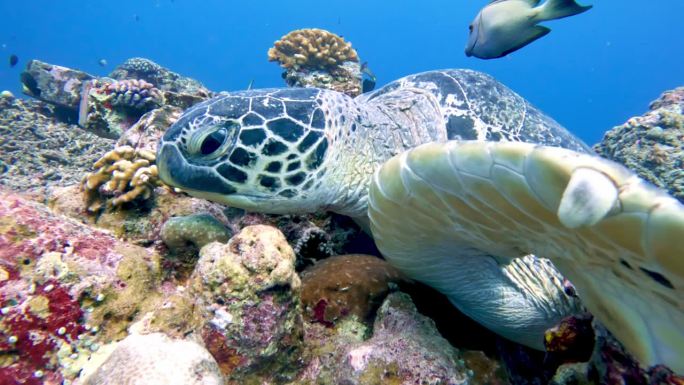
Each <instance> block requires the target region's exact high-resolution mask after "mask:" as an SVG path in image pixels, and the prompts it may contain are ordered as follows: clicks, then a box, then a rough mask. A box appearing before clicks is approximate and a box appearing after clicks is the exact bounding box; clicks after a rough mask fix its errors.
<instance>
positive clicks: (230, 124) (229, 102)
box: [157, 88, 329, 212]
mask: <svg viewBox="0 0 684 385" xmlns="http://www.w3.org/2000/svg"><path fill="white" fill-rule="evenodd" d="M324 92H325V91H321V90H317V89H304V88H300V89H266V90H249V91H241V92H234V93H230V94H226V95H222V96H218V97H216V98H213V99H211V100H208V101H206V102H204V103H201V104H198V105H196V106H195V107H193V108H191V109H189V110H188V111H186V112H185V113H184V114H183V116H181V118H180V119H179V120H178V121H177V122H176V123H175V124H173V125H172V126H171V128H169V130H168V131H167V132H166V134H165V135H164V137H163V139H162V140H161V142H160V145H159V150H158V156H157V165H158V167H159V174H160V176H161V178H162V180H163V181H164V182H165V183H167V184H169V185H172V186H176V187H179V188H181V189H183V190H185V191H188V192H189V193H191V194H192V195H196V196H200V197H203V198H207V199H210V200H213V201H218V202H221V203H224V204H227V205H231V206H235V207H241V208H245V209H250V210H259V211H266V212H292V210H293V209H295V210H296V209H297V204H298V202H301V201H303V200H305V199H306V198H307V196H308V195H309V191H310V190H311V189H313V188H315V187H317V186H318V185H319V184H320V183H321V182H320V179H321V177H322V175H323V173H324V172H325V169H324V168H323V167H322V166H323V163H324V160H325V158H326V154H327V152H328V147H329V143H328V139H327V138H326V135H325V127H326V126H327V122H326V111H325V110H324V108H323V107H322V105H321V94H322V93H324Z"/></svg>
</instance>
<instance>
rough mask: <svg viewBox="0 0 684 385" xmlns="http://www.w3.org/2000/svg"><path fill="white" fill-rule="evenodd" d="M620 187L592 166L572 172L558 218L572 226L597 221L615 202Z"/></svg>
mask: <svg viewBox="0 0 684 385" xmlns="http://www.w3.org/2000/svg"><path fill="white" fill-rule="evenodd" d="M617 199H618V190H617V188H616V187H615V184H614V183H613V181H612V180H611V179H610V178H609V177H608V176H606V175H605V174H603V173H601V172H599V171H597V170H593V169H590V168H578V169H576V170H575V171H573V173H572V177H570V182H568V185H567V187H566V188H565V191H564V192H563V197H562V198H561V201H560V205H559V206H558V219H559V220H560V221H561V223H562V224H563V225H564V226H566V227H568V228H571V229H574V228H578V227H580V226H591V225H595V224H596V223H598V221H600V220H601V219H603V218H604V217H605V216H606V215H607V214H608V213H609V212H610V210H611V209H612V208H613V207H614V206H615V204H616V202H617Z"/></svg>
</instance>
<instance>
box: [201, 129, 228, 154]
mask: <svg viewBox="0 0 684 385" xmlns="http://www.w3.org/2000/svg"><path fill="white" fill-rule="evenodd" d="M227 136H228V133H227V132H226V129H225V128H221V129H219V130H216V131H214V132H212V133H211V134H209V135H207V136H206V137H205V138H204V140H203V141H202V145H201V146H200V153H201V154H202V155H210V154H212V153H214V152H215V151H216V150H218V149H219V147H221V145H222V144H223V143H224V142H225V141H226V137H227Z"/></svg>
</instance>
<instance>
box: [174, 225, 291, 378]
mask: <svg viewBox="0 0 684 385" xmlns="http://www.w3.org/2000/svg"><path fill="white" fill-rule="evenodd" d="M294 262H295V256H294V252H293V251H292V248H291V247H290V246H289V245H288V244H287V241H286V240H285V237H284V236H283V235H282V233H281V232H280V231H278V230H277V229H275V228H273V227H270V226H263V225H258V226H249V227H246V228H244V229H242V231H240V233H238V234H237V235H235V236H234V237H233V238H231V240H230V242H228V244H222V243H217V242H214V243H210V244H208V245H206V246H204V247H203V248H202V250H201V251H200V259H199V261H198V262H197V266H196V267H195V271H194V273H193V276H192V277H191V279H190V283H189V285H188V286H189V290H190V293H191V295H192V296H193V297H195V298H197V301H198V304H197V309H198V311H200V312H201V313H202V317H200V319H202V320H204V321H203V325H202V327H201V335H202V338H203V340H204V343H205V344H206V346H207V349H208V350H209V351H210V352H211V353H212V355H213V356H214V358H216V360H217V361H218V364H219V367H220V368H221V372H222V373H223V374H224V375H225V376H226V378H227V380H228V383H230V384H232V383H235V384H237V383H245V382H248V381H249V379H252V381H256V379H259V378H261V380H260V381H259V382H258V383H262V382H263V381H275V382H283V381H284V380H287V379H288V378H289V376H291V373H290V372H291V371H292V370H293V369H294V368H295V365H294V363H295V361H296V360H297V359H298V355H297V354H296V353H297V350H298V347H299V345H300V344H301V337H300V333H301V332H300V331H301V327H302V321H301V316H300V306H299V290H300V281H299V277H298V276H297V274H296V272H295V270H294ZM267 379H270V380H267ZM255 383H256V382H255Z"/></svg>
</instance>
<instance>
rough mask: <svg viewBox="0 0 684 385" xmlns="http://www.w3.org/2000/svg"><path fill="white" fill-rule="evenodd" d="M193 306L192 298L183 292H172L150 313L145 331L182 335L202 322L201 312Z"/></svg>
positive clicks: (196, 327)
mask: <svg viewBox="0 0 684 385" xmlns="http://www.w3.org/2000/svg"><path fill="white" fill-rule="evenodd" d="M195 308H196V306H195V301H194V300H193V299H191V298H189V297H188V296H187V295H185V294H174V295H172V296H171V297H169V298H167V299H166V300H164V302H163V303H162V304H161V306H160V307H159V308H158V309H156V310H155V311H154V313H153V314H151V315H150V319H149V324H148V325H147V329H146V331H149V332H161V333H164V334H166V335H169V336H173V337H177V338H181V337H184V336H185V335H187V334H189V333H192V332H193V331H195V330H197V329H198V328H199V327H200V326H201V324H202V319H201V317H200V316H201V314H200V312H197V311H196V309H195Z"/></svg>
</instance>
